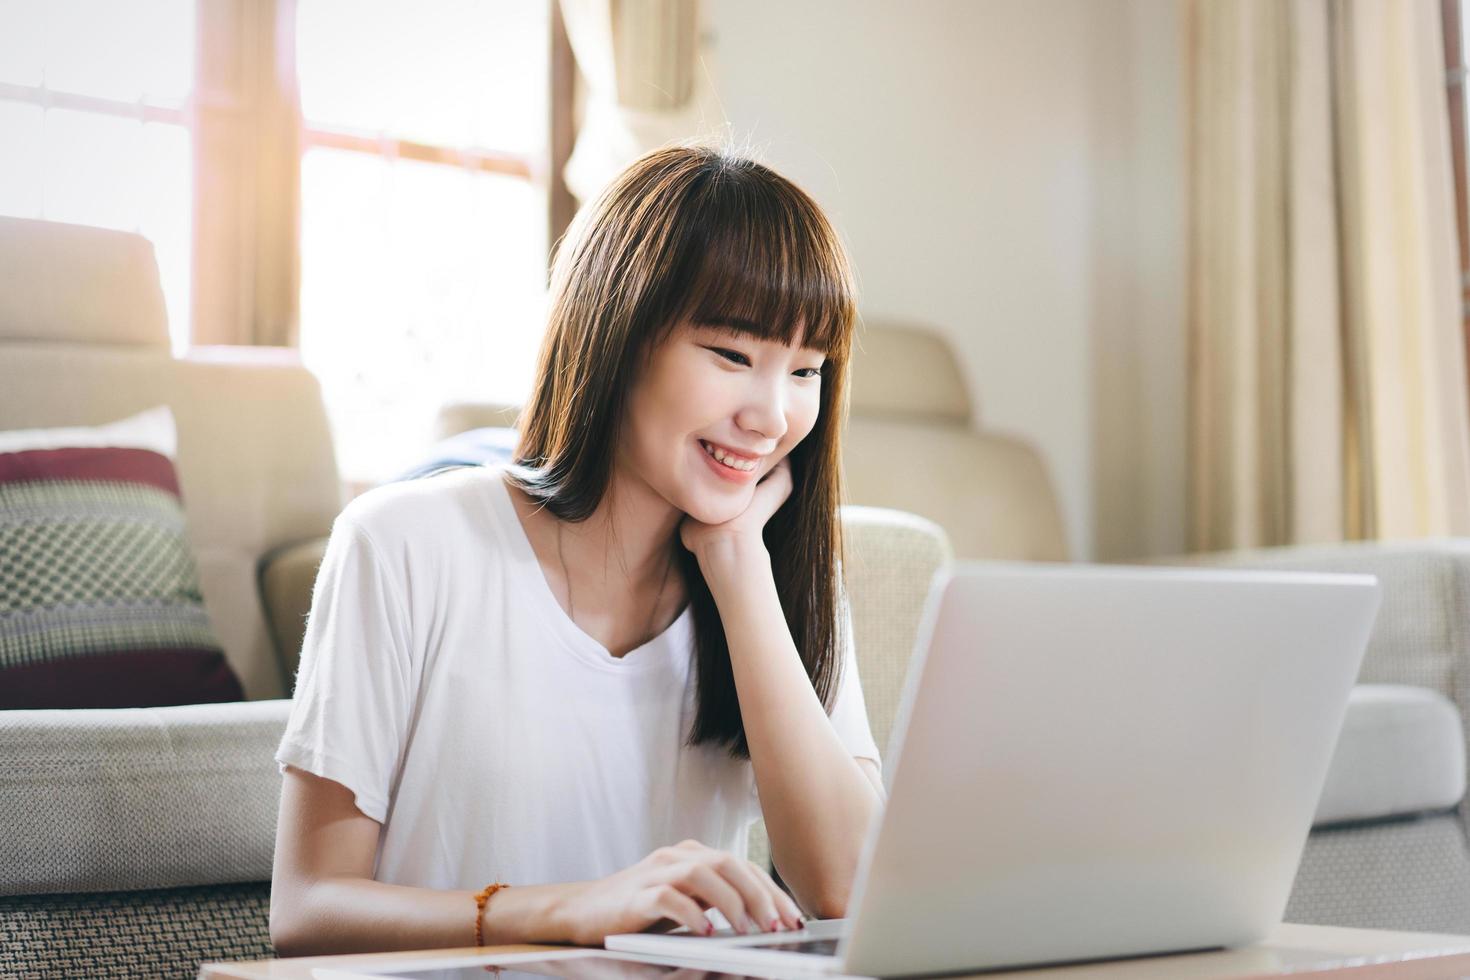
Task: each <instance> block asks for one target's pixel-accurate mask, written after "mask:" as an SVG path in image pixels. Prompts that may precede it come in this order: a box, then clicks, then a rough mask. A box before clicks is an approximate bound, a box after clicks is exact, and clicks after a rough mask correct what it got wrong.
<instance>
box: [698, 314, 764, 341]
mask: <svg viewBox="0 0 1470 980" xmlns="http://www.w3.org/2000/svg"><path fill="white" fill-rule="evenodd" d="M694 322H695V325H696V326H700V327H705V328H707V329H710V330H719V331H722V332H724V333H733V334H748V335H751V336H756V337H759V336H761V335H762V334H763V333H764V331H763V330H761V328H760V326H759V325H758V324H757V323H756V322H755V321H754V320H746V319H744V318H742V317H738V316H715V317H709V318H707V319H703V320H696V321H694Z"/></svg>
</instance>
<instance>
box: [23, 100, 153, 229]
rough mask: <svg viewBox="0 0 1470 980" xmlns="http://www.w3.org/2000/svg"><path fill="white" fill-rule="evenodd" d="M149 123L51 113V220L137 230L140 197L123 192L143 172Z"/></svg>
mask: <svg viewBox="0 0 1470 980" xmlns="http://www.w3.org/2000/svg"><path fill="white" fill-rule="evenodd" d="M142 142H143V125H142V123H140V122H138V121H137V120H134V119H121V118H117V117H114V116H99V115H95V114H93V113H88V112H74V111H71V110H68V109H53V110H51V111H50V112H48V113H46V120H45V146H46V217H47V218H49V219H51V220H53V221H71V222H75V223H76V224H80V225H98V226H101V227H103V228H118V229H121V230H123V231H133V230H136V229H137V227H138V223H139V220H140V218H141V214H140V212H139V208H138V201H137V199H136V198H135V197H134V196H133V195H131V194H125V193H119V191H120V190H121V189H122V188H128V187H132V186H134V185H136V184H137V182H138V178H139V175H140V173H141V171H142V166H143V162H142Z"/></svg>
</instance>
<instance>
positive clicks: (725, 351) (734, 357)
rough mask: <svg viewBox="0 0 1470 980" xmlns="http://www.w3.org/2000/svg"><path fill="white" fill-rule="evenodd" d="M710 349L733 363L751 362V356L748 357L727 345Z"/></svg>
mask: <svg viewBox="0 0 1470 980" xmlns="http://www.w3.org/2000/svg"><path fill="white" fill-rule="evenodd" d="M710 350H712V351H714V352H715V353H716V354H718V355H720V356H721V357H723V358H724V359H725V360H727V361H729V362H730V363H732V364H746V365H748V364H750V358H748V357H746V356H745V355H744V354H742V353H740V352H739V351H738V350H730V349H729V348H727V347H711V348H710Z"/></svg>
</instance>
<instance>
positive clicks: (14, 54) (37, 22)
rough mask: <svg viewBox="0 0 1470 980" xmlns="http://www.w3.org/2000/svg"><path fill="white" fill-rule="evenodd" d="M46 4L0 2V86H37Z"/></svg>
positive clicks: (30, 0) (42, 56)
mask: <svg viewBox="0 0 1470 980" xmlns="http://www.w3.org/2000/svg"><path fill="white" fill-rule="evenodd" d="M45 9H46V0H0V82H9V83H10V84H12V85H40V84H41V69H42V68H43V66H44V65H45V63H46V61H45V58H46V20H45Z"/></svg>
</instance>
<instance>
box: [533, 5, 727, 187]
mask: <svg viewBox="0 0 1470 980" xmlns="http://www.w3.org/2000/svg"><path fill="white" fill-rule="evenodd" d="M561 11H562V19H563V20H564V22H565V23H566V29H567V40H568V41H569V42H570V44H571V47H572V53H573V55H574V56H575V57H576V60H577V67H578V68H579V69H580V70H581V73H582V77H583V78H584V79H585V80H586V83H587V86H586V99H585V102H584V104H583V112H582V122H581V127H580V129H579V130H578V134H577V142H576V146H575V147H574V148H573V150H572V156H571V159H570V160H568V162H567V165H566V169H565V170H564V171H563V177H564V178H565V180H566V183H567V187H568V188H569V189H570V190H571V192H572V194H574V195H575V196H576V197H577V198H578V200H581V201H585V200H588V199H589V198H591V197H593V196H594V195H596V194H597V192H598V191H599V190H601V189H602V187H603V186H604V185H605V184H606V183H607V182H608V181H610V180H611V179H612V178H613V177H614V176H616V175H617V174H618V173H619V172H620V171H621V170H622V169H623V168H624V167H626V166H627V165H628V164H629V163H631V162H632V161H633V160H634V159H636V158H637V157H639V156H641V155H642V154H643V153H645V152H646V151H648V150H651V149H653V148H654V147H657V146H661V145H663V144H665V143H668V142H670V141H673V140H679V139H686V138H689V137H691V136H697V135H700V134H699V127H700V125H701V120H700V119H699V117H698V110H697V100H696V98H695V93H696V90H697V88H698V86H699V85H700V84H701V83H700V78H701V77H702V73H701V72H700V69H699V65H698V38H699V4H698V3H697V0H561Z"/></svg>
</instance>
